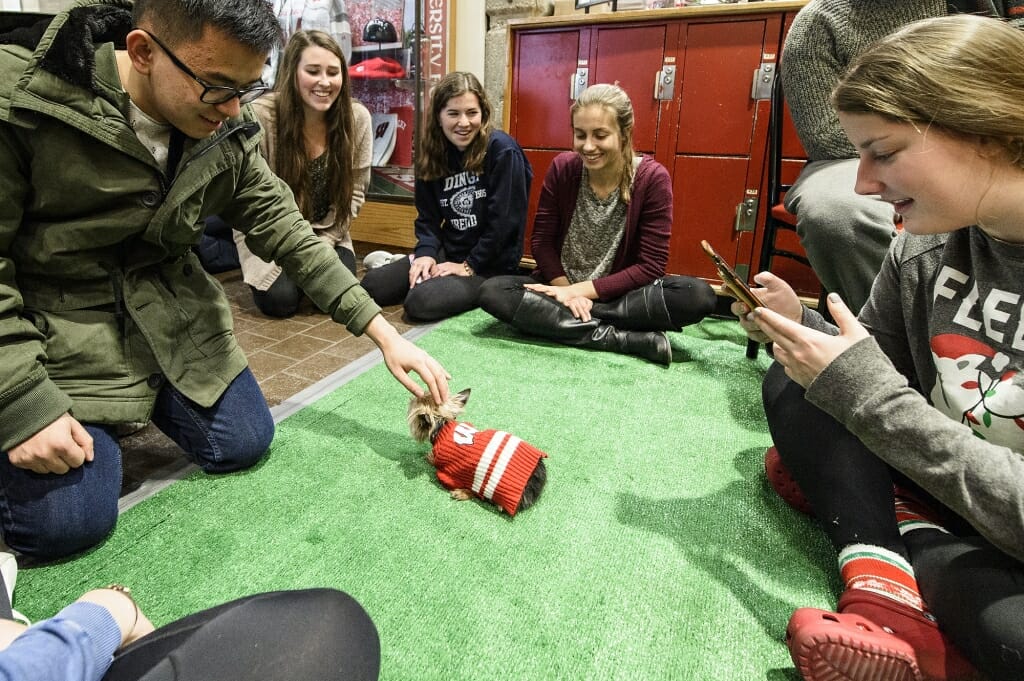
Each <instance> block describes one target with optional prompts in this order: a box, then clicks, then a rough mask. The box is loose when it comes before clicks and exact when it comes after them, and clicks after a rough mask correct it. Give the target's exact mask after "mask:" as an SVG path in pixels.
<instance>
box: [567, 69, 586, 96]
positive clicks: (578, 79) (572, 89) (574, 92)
mask: <svg viewBox="0 0 1024 681" xmlns="http://www.w3.org/2000/svg"><path fill="white" fill-rule="evenodd" d="M589 79H590V69H588V68H587V67H586V66H580V67H579V68H577V69H576V73H574V74H572V76H571V77H570V80H569V99H571V100H572V101H574V102H575V101H576V100H577V99H579V97H580V95H581V94H583V91H584V90H586V89H587V80H589Z"/></svg>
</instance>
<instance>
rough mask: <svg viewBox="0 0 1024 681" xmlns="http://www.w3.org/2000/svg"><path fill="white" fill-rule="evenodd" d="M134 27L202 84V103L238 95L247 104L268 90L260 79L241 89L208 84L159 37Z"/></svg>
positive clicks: (200, 96)
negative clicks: (211, 96) (256, 83)
mask: <svg viewBox="0 0 1024 681" xmlns="http://www.w3.org/2000/svg"><path fill="white" fill-rule="evenodd" d="M136 28H137V30H139V31H142V32H143V33H145V34H146V35H148V36H149V37H150V38H152V39H153V42H155V43H156V44H157V45H159V46H160V49H161V50H163V51H164V53H165V54H166V55H167V57H168V58H169V59H170V60H171V63H172V64H174V65H175V66H177V67H178V68H179V69H180V70H181V72H182V73H184V74H185V75H186V76H188V77H189V78H191V79H192V80H194V81H195V82H197V83H199V84H200V85H202V86H203V91H202V93H200V95H199V101H200V102H203V103H204V104H223V103H224V102H229V101H231V100H232V99H234V98H235V97H238V103H239V104H248V103H249V102H251V101H253V100H255V99H256V98H258V97H260V96H262V95H265V94H266V93H267V92H269V91H270V86H269V85H267V84H266V83H264V82H263V81H262V80H261V81H260V84H259V85H254V86H253V87H248V88H245V89H242V90H239V89H238V88H234V87H231V86H228V85H210V84H209V83H207V82H206V81H205V80H203V79H202V78H200V77H199V76H197V75H196V74H195V73H193V71H192V69H190V68H189V67H187V66H185V63H184V62H183V61H181V60H180V59H178V57H177V56H176V55H175V54H174V53H173V52H171V49H170V48H169V47H167V46H166V45H164V43H163V41H162V40H160V38H157V37H156V36H155V35H153V34H152V33H150V32H149V31H147V30H146V29H144V28H138V27H136ZM211 93H213V95H214V96H213V98H212V99H211V98H210V94H211ZM221 95H223V96H221Z"/></svg>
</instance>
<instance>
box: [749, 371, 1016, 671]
mask: <svg viewBox="0 0 1024 681" xmlns="http://www.w3.org/2000/svg"><path fill="white" fill-rule="evenodd" d="M762 392H763V397H764V407H765V414H766V415H767V417H768V426H769V429H770V430H771V434H772V439H773V441H774V443H775V446H776V447H777V448H778V450H779V455H780V457H781V458H782V460H783V462H784V463H785V464H786V467H787V468H788V469H789V471H790V473H791V474H792V475H793V478H794V479H795V480H796V481H797V483H798V484H799V485H800V489H801V491H803V493H804V495H805V496H806V497H807V499H808V501H810V502H811V506H812V507H813V508H814V514H815V516H816V517H817V518H819V519H820V520H821V521H822V522H821V527H822V529H823V530H824V532H825V534H826V535H828V538H829V539H830V540H831V542H832V545H833V546H834V547H835V548H836V549H837V550H839V549H841V548H843V547H844V546H847V545H848V544H852V543H860V544H873V545H876V546H882V547H885V548H887V549H890V550H892V551H896V552H897V553H900V554H902V555H903V556H905V557H906V558H908V560H909V561H910V563H911V565H912V566H913V567H914V572H915V574H916V576H917V582H918V585H919V587H920V589H921V595H922V596H923V597H924V600H925V603H927V605H928V609H929V610H931V611H932V613H933V614H934V615H935V616H936V618H937V619H938V622H939V625H940V627H941V628H942V630H943V631H945V632H946V633H947V634H948V635H949V636H950V638H952V639H953V641H954V642H956V644H957V645H958V646H960V648H961V649H962V650H963V651H964V653H965V654H966V655H967V657H968V658H970V660H971V661H972V662H973V663H974V664H975V666H977V667H978V668H979V669H980V670H982V671H983V672H985V673H986V674H988V675H989V676H990V677H991V678H992V679H995V680H1002V679H1007V680H1009V679H1017V680H1019V679H1024V564H1022V563H1021V562H1019V561H1017V560H1015V559H1013V558H1011V557H1010V556H1008V555H1007V554H1005V553H1003V552H1002V551H999V550H998V549H996V548H995V547H994V546H992V545H991V544H989V543H988V542H987V541H985V539H983V538H982V537H981V536H979V535H978V533H977V532H976V531H974V530H973V529H972V528H971V526H970V525H968V524H967V523H966V522H965V521H963V520H962V519H961V518H959V517H958V516H956V515H955V514H953V513H952V512H951V511H949V509H946V508H945V507H943V506H941V505H940V504H939V503H938V502H935V501H934V500H932V499H931V498H930V497H929V496H928V495H927V494H926V493H924V492H923V491H922V490H919V489H918V488H916V487H914V486H913V484H912V483H910V482H909V481H908V480H907V479H906V478H905V477H903V476H902V475H900V474H899V473H898V472H897V471H895V470H894V469H892V468H890V467H889V466H888V464H886V463H885V462H883V461H882V460H881V459H879V458H878V457H876V456H875V455H874V454H872V453H871V451H870V450H868V449H867V447H865V446H864V445H863V444H861V442H860V440H858V439H857V438H856V437H855V436H854V435H853V434H852V433H850V432H849V431H848V430H847V429H846V428H845V427H844V426H843V425H842V424H841V423H839V422H838V421H836V420H835V419H833V418H832V417H831V416H829V415H828V414H826V413H825V412H823V411H821V410H820V409H818V408H817V407H815V406H814V405H812V404H811V403H810V402H808V401H807V400H805V399H804V390H803V388H802V387H800V386H799V385H798V384H797V383H794V382H793V381H791V380H790V379H789V377H787V376H786V374H785V371H784V369H783V368H782V366H781V365H779V364H773V365H772V367H771V368H770V369H769V370H768V373H767V375H766V376H765V379H764V384H763V388H762ZM894 483H898V484H900V485H901V486H906V487H910V488H912V489H913V490H914V491H915V492H920V494H921V496H922V497H923V498H926V499H928V501H929V505H930V506H932V507H934V508H937V509H939V511H940V512H942V513H943V518H942V522H940V524H944V525H945V526H946V528H947V529H949V530H951V531H952V532H954V534H946V533H944V532H940V531H938V530H924V529H922V530H915V531H913V532H908V533H907V534H906V535H905V536H903V537H901V536H900V534H899V530H898V529H897V525H896V518H895V513H894V509H893V484H894Z"/></svg>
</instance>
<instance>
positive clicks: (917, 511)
mask: <svg viewBox="0 0 1024 681" xmlns="http://www.w3.org/2000/svg"><path fill="white" fill-rule="evenodd" d="M933 518H934V514H933V513H932V512H931V511H930V510H929V509H928V507H927V506H925V505H924V504H922V503H920V502H918V501H917V500H915V499H913V498H912V497H908V496H902V495H900V493H899V492H898V491H897V492H896V523H897V524H898V525H899V528H900V535H904V534H906V533H907V532H913V531H914V530H939V531H940V532H946V533H947V534H949V532H948V530H946V528H944V527H942V526H941V525H939V524H938V523H937V522H935V520H934V519H933Z"/></svg>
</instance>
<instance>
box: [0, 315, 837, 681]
mask: <svg viewBox="0 0 1024 681" xmlns="http://www.w3.org/2000/svg"><path fill="white" fill-rule="evenodd" d="M670 335H671V339H672V345H673V349H674V354H675V356H676V361H675V363H674V364H673V365H672V366H671V367H670V368H668V369H666V368H664V367H660V366H656V365H653V364H650V363H648V362H645V361H643V360H640V359H637V358H635V357H629V356H624V355H615V354H610V353H598V352H590V351H586V350H581V349H575V348H570V347H566V346H561V345H557V344H552V343H547V342H544V341H540V340H537V339H530V338H527V337H525V336H522V335H520V334H518V333H517V332H515V331H513V330H511V329H510V328H509V327H507V326H505V325H503V324H501V323H499V322H496V321H495V320H493V319H492V318H491V317H489V316H488V315H486V314H484V313H482V312H479V311H477V312H473V313H469V314H466V315H462V316H461V317H458V318H455V319H452V320H449V321H447V322H444V323H443V324H441V325H440V326H439V327H438V328H437V329H435V330H434V331H432V332H430V333H429V334H428V335H427V336H425V337H424V338H422V339H421V340H420V341H419V342H418V344H419V345H420V346H422V347H423V348H425V349H426V350H428V351H429V352H430V353H431V354H432V355H433V356H434V357H436V358H437V359H438V360H440V361H441V362H442V363H443V364H444V365H445V367H446V368H447V369H448V370H449V371H450V372H451V373H452V375H453V378H452V383H451V385H452V387H453V389H456V390H458V389H462V388H464V387H470V388H472V390H473V393H472V396H471V398H470V401H469V405H468V408H467V411H466V414H465V419H466V420H469V421H472V422H473V423H474V424H475V425H476V426H477V427H479V428H496V429H501V430H507V431H510V432H513V433H515V434H516V435H518V436H519V437H521V438H523V439H525V440H527V441H529V442H531V443H532V444H534V445H535V446H537V447H539V448H541V449H543V450H545V451H547V452H548V454H549V455H550V458H548V459H547V462H546V463H547V467H548V483H547V487H546V489H545V490H544V492H543V494H542V496H541V498H540V500H539V501H538V503H537V505H536V506H534V507H533V508H531V509H528V510H526V511H523V512H521V513H519V514H517V516H516V517H515V518H509V517H508V516H506V515H503V514H500V513H498V512H497V511H496V510H495V508H494V507H493V506H490V505H487V504H485V503H483V502H477V501H466V502H456V501H453V500H451V499H449V497H448V494H447V492H446V491H445V490H444V489H443V488H442V487H440V485H439V484H438V483H437V481H436V479H435V478H434V475H433V469H432V468H431V466H430V465H429V464H428V463H427V462H426V461H425V459H424V453H425V451H426V446H425V445H421V444H418V443H416V442H414V441H413V440H412V439H411V438H410V437H409V435H408V431H407V426H406V423H405V414H406V405H407V398H408V394H407V393H406V392H405V391H404V389H403V388H402V387H401V386H400V385H399V384H398V383H397V382H396V381H394V379H393V378H392V377H391V375H390V374H389V373H388V372H387V370H386V368H385V367H384V366H383V365H382V364H381V365H378V366H376V367H375V368H373V369H371V370H370V371H368V372H366V373H364V374H362V375H360V376H358V377H357V378H356V379H354V380H352V381H350V382H348V383H346V384H345V385H343V386H341V387H340V388H338V389H337V390H336V391H334V392H333V393H330V394H328V395H327V396H326V397H323V398H321V399H320V400H318V401H317V402H316V403H314V404H312V405H311V406H309V407H307V408H305V409H303V410H301V411H299V412H298V413H296V414H294V415H293V416H291V417H289V418H287V419H285V420H284V421H283V422H282V423H280V424H279V425H278V430H277V435H276V438H275V440H274V444H273V447H272V450H271V452H270V455H269V456H268V457H267V458H266V459H265V461H264V462H263V463H261V464H260V465H258V466H256V467H255V468H253V469H251V470H249V471H245V472H242V473H238V474H233V475H227V476H220V477H211V476H207V475H204V474H200V473H197V474H194V475H192V476H190V477H188V478H186V479H184V480H182V481H179V482H176V483H175V484H173V485H171V486H170V487H168V488H167V489H165V490H164V491H162V492H160V493H159V494H157V495H156V496H154V497H153V498H151V499H148V500H146V501H145V502H143V503H141V504H139V505H137V506H135V507H134V508H132V509H130V510H129V511H127V512H126V513H125V514H124V515H122V517H121V519H120V521H119V524H118V527H117V529H116V530H115V532H114V533H113V535H112V536H111V537H110V538H109V539H108V540H107V541H106V542H105V543H104V544H103V545H101V546H100V547H98V548H96V549H95V550H93V551H91V552H89V553H88V554H86V555H83V556H80V557H78V558H76V559H74V560H70V561H67V562H64V563H61V564H58V565H51V566H46V567H39V568H34V569H30V570H23V571H22V573H21V575H20V576H19V582H18V589H17V592H16V594H15V606H16V607H17V608H18V609H19V610H21V611H22V612H24V613H25V614H26V615H28V616H29V617H31V618H33V619H38V618H43V617H47V616H49V615H52V614H53V613H54V612H56V611H57V610H58V609H59V608H60V607H61V606H62V605H64V604H65V603H67V602H69V601H71V600H73V599H74V598H75V597H77V596H78V595H79V594H80V593H81V592H83V591H85V590H87V589H89V588H91V587H95V586H100V585H104V584H107V583H110V582H115V581H116V582H121V583H125V584H128V585H130V586H131V587H132V588H133V591H134V594H135V595H136V597H137V599H138V601H139V602H140V604H141V605H142V607H143V609H144V610H145V612H147V614H149V615H150V617H151V619H152V620H153V621H154V623H155V624H157V625H160V624H164V623H167V622H169V621H171V620H174V619H176V618H178V617H181V616H184V615H186V614H188V613H191V612H193V611H195V610H197V609H201V608H205V607H209V606H212V605H215V604H218V603H220V602H223V601H225V600H229V599H232V598H236V597H240V596H242V595H245V594H249V593H253V592H257V591H266V590H273V589H289V588H303V587H311V586H331V587H336V588H339V589H342V590H345V591H347V592H349V593H351V594H352V595H353V596H355V597H356V598H357V599H358V600H359V601H360V602H361V603H362V604H363V606H364V607H365V608H366V609H367V611H368V612H369V613H370V615H371V616H372V617H373V619H374V621H375V622H376V624H377V627H378V630H379V632H380V637H381V645H382V671H381V678H382V679H403V680H404V679H410V680H417V681H419V680H429V679H445V680H448V679H543V680H547V679H631V680H634V679H701V680H703V679H729V680H731V679H735V680H737V681H740V680H742V681H748V680H750V679H796V678H797V676H796V675H795V673H794V672H793V671H792V664H791V662H790V660H789V655H788V652H787V651H786V648H785V645H784V644H783V642H782V639H783V635H784V630H785V626H786V621H787V620H788V618H789V615H790V613H791V612H792V611H793V610H794V609H795V608H797V607H800V606H808V605H809V606H816V607H829V606H831V605H832V601H833V596H832V594H833V593H834V589H835V588H836V584H835V583H834V581H833V580H834V578H833V577H831V575H832V574H833V573H834V568H833V567H832V566H833V565H834V558H833V556H832V554H831V550H830V549H829V548H828V546H827V544H826V542H825V541H824V539H823V538H822V536H821V535H820V533H819V532H818V531H817V530H816V529H815V528H814V525H813V522H812V521H811V520H810V519H809V518H806V517H804V516H801V515H800V514H798V513H796V512H795V511H793V510H791V509H790V508H789V507H787V506H786V505H785V504H784V502H782V501H781V500H780V499H778V498H777V497H776V496H775V495H774V494H773V493H772V492H771V490H770V488H769V487H768V486H767V483H766V482H765V481H764V474H763V464H762V455H763V452H764V448H765V447H766V446H767V445H768V444H769V436H768V433H767V428H766V425H765V422H764V414H763V412H762V409H761V404H760V380H761V377H762V375H763V373H764V370H765V368H766V367H767V361H768V360H767V359H766V358H765V357H764V353H761V357H760V359H759V360H757V361H750V360H747V359H746V358H745V357H744V352H743V350H744V338H743V336H742V334H741V333H740V331H739V328H738V326H737V325H736V324H735V322H730V321H723V320H708V321H705V322H703V323H702V324H700V325H697V326H694V327H691V328H689V329H687V330H686V331H685V332H684V333H678V334H670ZM309 625H310V626H316V613H310V622H309Z"/></svg>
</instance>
